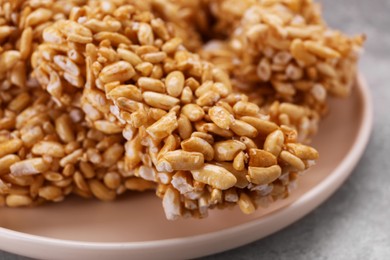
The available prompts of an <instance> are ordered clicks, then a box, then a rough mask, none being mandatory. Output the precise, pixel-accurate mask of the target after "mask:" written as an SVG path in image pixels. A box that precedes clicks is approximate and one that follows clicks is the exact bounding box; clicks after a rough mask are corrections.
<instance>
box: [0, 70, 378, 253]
mask: <svg viewBox="0 0 390 260" xmlns="http://www.w3.org/2000/svg"><path fill="white" fill-rule="evenodd" d="M355 84H356V86H355V87H356V88H357V89H358V92H359V93H358V98H360V100H361V103H362V105H363V109H362V116H361V122H360V124H359V126H360V127H359V130H358V133H357V137H356V140H359V141H355V142H354V143H353V145H352V147H351V148H350V149H349V151H348V153H347V154H346V156H345V159H344V160H343V161H342V162H341V163H340V164H339V165H338V166H337V167H336V168H335V170H334V171H332V173H331V174H330V175H328V176H327V177H326V178H325V179H324V180H323V181H321V183H319V184H317V185H316V186H315V188H313V189H311V190H309V191H308V192H306V193H305V194H303V195H302V196H300V197H299V198H298V199H297V200H295V201H293V202H292V203H291V204H289V205H287V206H286V207H283V208H282V209H279V210H276V211H275V212H272V213H271V214H269V215H266V216H263V217H261V218H258V219H254V220H250V221H248V222H245V223H242V224H239V225H236V226H233V227H229V228H225V229H222V230H218V231H213V232H208V233H204V234H198V235H194V236H187V237H181V238H169V239H161V240H147V241H136V242H87V241H77V240H66V239H58V238H50V237H45V236H39V235H32V234H28V233H23V232H20V231H14V230H11V229H7V228H4V227H0V237H2V238H3V239H10V240H19V241H20V240H27V241H28V242H29V243H33V244H35V245H45V246H61V247H66V248H69V249H71V248H72V249H81V248H82V249H87V250H99V251H100V250H135V249H137V250H147V249H152V248H156V247H158V248H160V247H172V246H175V247H177V246H182V245H185V244H188V243H190V244H193V245H194V244H199V243H205V241H206V242H207V241H210V240H212V239H214V238H217V237H220V236H225V237H226V236H231V235H233V234H234V235H237V233H245V232H248V231H249V230H254V229H256V226H258V225H259V220H260V219H261V222H269V221H271V218H272V219H273V220H272V221H275V220H274V219H275V218H280V217H281V216H282V215H285V214H288V213H294V214H293V215H294V216H293V217H292V218H291V219H289V220H288V221H284V223H283V225H280V226H278V227H277V228H272V230H270V231H268V232H265V233H264V234H263V235H262V236H257V237H256V238H254V239H253V238H252V237H250V238H249V239H246V240H245V239H244V240H243V241H241V242H240V243H235V246H234V247H238V246H241V245H244V244H247V243H249V242H252V241H254V240H258V239H261V238H263V237H265V236H268V235H270V234H272V233H275V232H277V231H279V230H281V229H283V228H285V227H287V226H288V225H290V224H292V223H294V222H296V221H298V220H299V219H301V218H303V217H304V216H305V215H307V214H308V213H310V212H311V211H313V210H314V209H315V208H317V207H318V206H319V205H321V204H322V203H323V202H324V201H325V200H327V199H328V198H329V197H330V196H331V195H332V194H333V193H334V192H335V191H336V190H337V189H338V188H339V187H340V186H341V184H342V183H343V182H344V181H345V180H346V179H347V177H348V176H349V175H350V174H351V173H352V170H353V169H354V168H355V167H356V165H357V163H358V162H359V160H360V158H361V157H362V155H363V153H364V150H365V147H366V146H367V144H368V141H369V139H370V135H371V132H372V127H373V103H372V96H371V93H370V90H369V87H368V85H367V83H366V80H365V78H364V77H363V76H362V75H360V74H359V75H358V76H357V79H356V83H355ZM340 176H341V177H340ZM329 187H331V188H329ZM325 191H326V192H325ZM324 193H326V195H325V196H323V197H322V198H318V196H320V194H324ZM316 199H317V203H315V204H316V206H315V207H314V208H311V209H308V210H307V209H305V210H303V211H301V212H298V211H299V210H300V209H302V208H304V205H305V204H307V203H308V202H309V201H312V200H316ZM286 212H287V213H286ZM234 247H232V246H220V247H219V248H218V249H217V248H216V250H214V251H213V252H212V253H217V252H221V251H223V250H225V249H228V248H229V249H231V248H234ZM1 248H4V246H1ZM26 253H27V252H26ZM199 253H201V252H199ZM209 253H210V251H209ZM202 255H205V254H202ZM198 256H200V254H199V255H198Z"/></svg>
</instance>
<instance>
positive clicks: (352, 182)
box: [0, 0, 390, 260]
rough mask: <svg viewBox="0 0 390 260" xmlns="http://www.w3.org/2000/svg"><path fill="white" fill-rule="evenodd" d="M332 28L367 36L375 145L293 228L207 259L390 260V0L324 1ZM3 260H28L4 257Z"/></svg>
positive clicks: (366, 71)
mask: <svg viewBox="0 0 390 260" xmlns="http://www.w3.org/2000/svg"><path fill="white" fill-rule="evenodd" d="M321 2H322V3H323V7H324V13H325V17H326V20H327V21H328V23H329V25H331V26H332V27H335V28H339V29H341V30H343V31H345V32H347V33H351V34H352V33H358V32H365V33H366V34H367V36H368V41H367V43H366V52H365V53H364V56H363V58H362V60H361V64H360V68H361V71H362V72H363V73H364V75H365V76H366V78H367V79H368V82H369V85H370V86H371V88H372V92H373V98H374V104H375V120H374V124H375V125H374V130H373V133H372V137H371V141H370V143H369V145H368V147H367V150H366V152H365V154H364V156H363V158H362V159H361V161H360V163H359V164H358V166H357V167H356V169H355V170H354V172H353V174H352V176H351V177H350V178H349V179H348V180H347V181H346V183H345V184H344V185H343V186H342V188H341V189H340V190H338V191H337V192H336V193H335V194H334V195H333V196H332V197H331V198H330V199H329V200H328V201H327V202H325V203H324V204H323V205H322V206H320V207H319V208H318V209H316V210H314V211H313V212H312V213H311V214H309V215H308V216H306V217H305V218H303V219H302V220H300V221H298V222H296V223H295V224H293V225H291V226H290V227H288V228H286V229H284V230H282V231H280V232H278V233H276V234H274V235H271V236H269V237H267V238H265V239H262V240H259V241H256V242H254V243H252V244H249V245H246V246H243V247H240V248H237V249H233V250H231V251H227V252H224V253H221V254H217V255H213V256H209V257H206V258H204V259H205V260H206V259H210V260H211V259H260V258H261V259H289V260H291V259H303V260H304V259H308V260H312V259H320V260H321V259H323V260H325V259H332V260H338V259H364V260H371V259H372V260H374V259H390V159H389V154H390V141H389V140H388V139H389V138H390V105H389V104H390V0H322V1H321ZM0 259H7V260H22V259H26V258H24V257H20V256H16V255H12V254H9V253H5V252H0Z"/></svg>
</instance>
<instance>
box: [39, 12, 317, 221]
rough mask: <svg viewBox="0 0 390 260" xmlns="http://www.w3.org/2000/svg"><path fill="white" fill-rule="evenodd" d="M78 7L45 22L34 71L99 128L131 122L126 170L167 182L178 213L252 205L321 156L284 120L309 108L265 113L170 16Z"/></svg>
mask: <svg viewBox="0 0 390 260" xmlns="http://www.w3.org/2000/svg"><path fill="white" fill-rule="evenodd" d="M123 10H125V13H127V14H128V13H129V12H131V17H130V18H129V17H126V18H125V19H123V17H124V16H125V15H124V13H122V11H123ZM73 11H74V13H72V12H71V14H70V17H71V19H69V20H63V21H58V22H56V23H54V24H53V25H51V26H49V27H48V28H46V29H45V30H44V32H43V38H44V40H45V43H44V44H41V45H40V46H39V47H38V48H37V51H36V52H35V53H34V54H33V57H32V65H33V67H34V69H35V70H34V76H35V77H36V78H37V80H38V81H39V82H40V83H41V85H42V86H43V87H44V88H45V89H46V90H47V91H49V93H50V94H51V95H52V96H53V98H54V99H55V100H56V102H57V103H58V104H60V105H70V104H73V105H77V106H79V107H81V108H82V109H83V110H84V112H85V114H86V117H87V121H88V122H89V123H90V124H91V125H94V127H95V128H97V129H99V130H101V131H111V130H112V131H114V132H119V131H121V130H123V132H122V133H123V136H124V137H125V138H126V140H127V142H126V144H125V145H124V147H125V161H124V163H125V165H124V167H125V170H127V171H129V172H134V174H135V176H137V177H140V178H143V179H145V180H148V181H153V182H157V183H159V184H160V185H159V187H158V189H157V194H158V195H159V196H161V197H162V198H163V205H164V209H165V213H166V216H167V218H168V219H175V218H176V217H178V216H182V215H184V216H187V215H192V216H198V217H204V216H205V214H206V212H207V210H206V209H207V208H208V207H214V206H215V205H221V206H224V205H228V204H231V203H238V204H239V205H241V209H242V210H243V211H244V212H246V213H251V212H253V210H254V209H255V207H256V202H255V201H256V199H258V198H262V197H265V196H269V195H270V194H271V191H272V190H273V188H272V187H273V186H275V187H278V188H275V190H274V193H272V196H274V197H275V198H277V197H278V196H280V197H284V196H286V195H287V194H288V192H289V191H288V188H287V186H288V184H289V182H290V180H293V179H295V178H296V175H297V172H299V171H303V170H305V169H306V168H307V167H309V166H310V165H311V162H312V161H313V160H315V159H317V157H318V153H317V151H316V150H314V149H313V148H311V147H309V146H305V145H301V144H298V143H296V141H297V132H296V131H295V130H294V129H292V128H290V127H289V126H287V125H282V126H279V125H277V124H276V123H275V121H276V122H278V121H279V118H280V115H281V114H283V115H284V116H285V117H287V120H286V122H291V123H296V122H300V121H302V120H303V118H306V116H307V110H306V109H305V108H303V107H299V106H296V105H294V104H290V103H281V104H279V103H275V104H274V105H273V110H272V111H273V114H265V113H264V111H262V109H261V108H260V107H258V106H257V105H255V104H254V103H250V102H248V97H247V96H245V95H242V94H240V93H234V92H233V91H232V87H231V83H230V80H229V78H228V76H227V75H226V74H225V73H224V71H223V70H221V69H219V68H217V67H214V66H213V65H212V64H210V63H208V62H205V61H203V60H201V59H200V58H199V56H198V55H196V54H194V53H191V52H189V51H187V50H186V49H185V47H184V46H183V45H182V44H181V41H180V38H178V37H176V35H175V33H174V31H173V30H172V29H171V28H172V27H169V24H166V23H165V22H164V21H163V20H161V19H160V18H156V17H154V16H153V15H152V14H151V13H147V15H146V14H145V12H140V11H138V10H135V9H134V8H131V7H130V6H122V7H121V8H119V9H116V13H114V17H110V19H106V20H102V19H101V18H100V16H99V12H98V11H97V10H94V9H93V8H91V9H88V8H80V9H74V10H73ZM75 21H84V23H80V22H79V23H76V22H75ZM70 28H72V29H70ZM100 28H104V30H101V29H100ZM70 53H72V54H73V53H78V54H77V55H75V56H77V57H78V60H77V61H76V60H74V59H72V56H71V55H69V54H70ZM82 65H84V66H85V67H83V66H82ZM83 87H84V88H83ZM65 90H66V91H67V92H65ZM72 95H74V96H76V97H77V98H76V99H77V100H80V103H79V104H77V103H75V102H74V98H68V96H70V97H72ZM67 102H71V103H67ZM269 111H271V109H270V110H269ZM281 176H283V177H282V179H283V181H281V180H280V179H279V178H280V177H281ZM264 190H265V191H266V192H265V191H264ZM275 191H278V194H276V193H275Z"/></svg>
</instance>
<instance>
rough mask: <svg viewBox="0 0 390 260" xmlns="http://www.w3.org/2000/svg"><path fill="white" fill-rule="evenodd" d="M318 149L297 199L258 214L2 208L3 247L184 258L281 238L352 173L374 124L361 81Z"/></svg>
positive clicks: (323, 131)
mask: <svg viewBox="0 0 390 260" xmlns="http://www.w3.org/2000/svg"><path fill="white" fill-rule="evenodd" d="M330 107H331V113H330V115H329V116H328V117H327V118H326V119H325V120H323V122H322V123H321V126H320V132H319V134H318V135H317V136H316V138H315V140H314V143H313V145H314V146H315V147H316V148H317V149H318V150H319V151H320V154H321V158H320V160H319V161H318V163H317V165H316V166H314V167H313V168H311V169H310V170H309V171H307V172H306V173H305V175H304V176H302V177H301V179H300V180H299V183H298V189H296V190H295V191H294V192H293V193H292V196H291V197H289V198H288V199H286V200H283V201H279V202H276V203H274V204H272V205H271V206H270V207H268V208H266V209H262V208H260V209H258V210H257V212H256V213H255V214H252V215H249V216H247V215H244V214H242V213H241V212H240V210H239V209H238V208H237V207H235V208H233V209H228V210H212V211H210V214H209V217H208V218H206V219H203V220H196V219H186V220H178V221H167V220H165V217H164V213H163V210H162V207H161V201H160V200H159V199H158V198H156V197H155V196H154V194H153V193H142V194H137V193H133V194H129V195H128V196H126V197H124V198H122V199H120V200H118V201H115V202H110V203H103V202H98V201H92V200H83V199H80V198H70V199H67V200H65V201H64V202H62V203H59V204H47V205H44V206H42V207H38V208H32V209H20V208H19V209H9V208H3V209H0V210H1V218H0V249H2V250H5V251H9V252H12V253H16V254H20V255H24V256H28V257H33V258H40V259H109V258H112V259H154V258H156V259H183V258H194V257H200V256H204V255H208V254H213V253H217V252H220V251H224V250H227V249H231V248H234V247H238V246H241V245H244V244H247V243H249V242H252V241H255V240H257V239H260V238H263V237H265V236H267V235H270V234H271V233H274V232H276V231H278V230H280V229H282V228H284V227H286V226H288V225H290V224H291V223H293V222H295V221H297V220H298V219H300V218H302V217H303V216H305V215H306V214H308V213H309V212H310V211H312V210H313V209H314V208H316V207H317V206H318V205H320V204H321V203H322V202H324V201H325V200H326V199H327V198H328V197H329V196H330V195H331V194H332V193H334V192H335V191H336V190H337V188H339V187H340V185H341V184H342V183H343V182H344V180H345V179H346V178H347V177H348V176H349V174H350V173H351V172H352V170H353V168H354V167H355V165H356V164H357V162H358V160H359V158H360V157H361V155H362V153H363V152H364V149H365V147H366V145H367V142H368V139H369V136H370V131H371V126H372V104H371V98H370V92H369V89H368V87H367V85H366V83H365V81H364V80H363V79H362V78H358V80H357V83H356V87H355V90H354V91H353V94H352V96H351V97H350V98H348V99H346V100H336V99H335V100H331V105H330Z"/></svg>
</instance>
